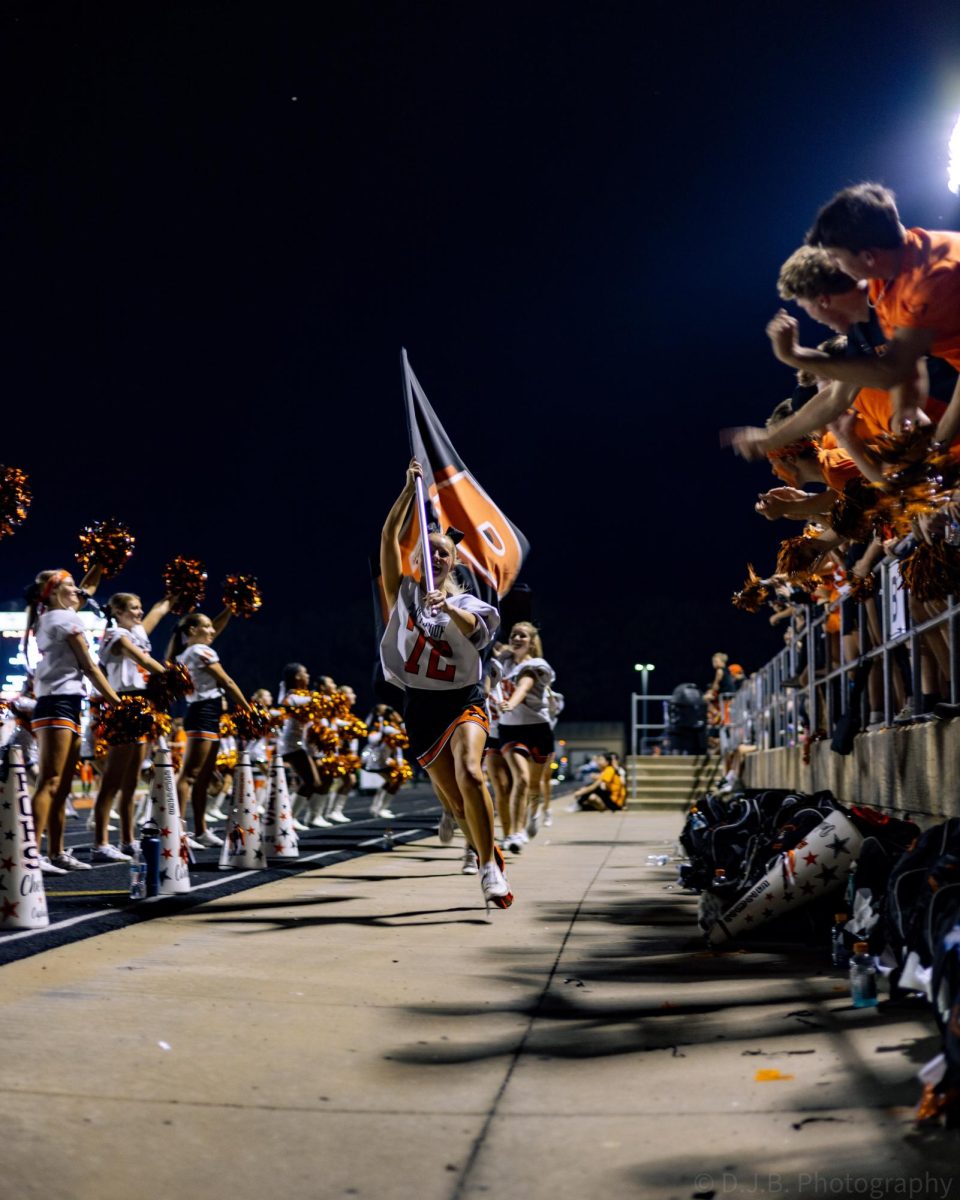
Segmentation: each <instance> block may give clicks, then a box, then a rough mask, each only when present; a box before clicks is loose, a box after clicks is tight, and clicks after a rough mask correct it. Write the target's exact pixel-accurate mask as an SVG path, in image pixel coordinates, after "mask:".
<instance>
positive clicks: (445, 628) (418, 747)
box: [380, 460, 513, 908]
mask: <svg viewBox="0 0 960 1200" xmlns="http://www.w3.org/2000/svg"><path fill="white" fill-rule="evenodd" d="M422 475H423V471H422V469H421V467H420V464H419V463H417V462H416V461H415V460H414V461H411V463H410V466H409V468H408V469H407V480H406V484H405V485H404V489H403V491H402V492H401V493H400V495H399V497H398V498H397V500H396V502H395V503H394V505H393V507H392V508H391V510H390V512H389V514H388V516H387V519H386V522H385V524H384V527H383V533H382V536H381V540H380V573H381V581H382V584H383V589H384V595H385V598H386V602H387V606H388V608H389V609H390V619H389V622H388V624H387V628H386V631H385V632H384V635H383V639H382V641H381V643H380V656H381V662H382V664H383V669H384V673H385V675H386V677H387V679H388V680H389V681H390V682H391V683H394V684H396V685H397V686H398V687H402V688H403V689H404V690H405V692H406V702H405V711H404V720H405V722H406V726H407V735H408V737H409V739H410V749H411V751H412V752H413V753H414V754H415V755H416V757H417V761H418V762H419V763H420V765H421V766H422V767H423V768H424V770H425V771H426V772H427V774H428V775H429V777H430V782H431V783H432V784H433V788H434V791H435V792H436V793H437V795H438V797H439V798H440V800H441V802H442V803H443V805H444V807H445V808H447V809H449V810H450V811H451V812H452V813H453V815H454V816H455V817H456V818H457V820H458V822H460V824H461V828H463V830H464V832H465V834H466V836H467V841H468V842H469V843H470V844H471V845H472V846H473V848H474V849H475V850H476V852H477V857H478V860H479V865H480V886H481V888H482V890H483V896H484V900H485V901H486V903H487V904H488V906H489V905H490V904H494V905H495V906H497V907H498V908H507V907H509V905H510V904H511V903H512V902H513V896H512V894H511V892H510V888H509V885H508V884H507V880H506V877H505V876H504V874H503V870H502V866H501V864H502V859H500V858H499V855H498V852H497V847H496V845H495V843H494V836H493V805H492V803H491V800H490V794H489V792H488V791H487V787H486V783H485V782H484V778H483V768H482V758H483V748H484V745H485V744H486V740H487V714H486V712H485V710H484V694H483V686H482V683H481V680H482V677H483V664H482V662H481V658H480V651H481V650H482V649H483V648H484V647H485V646H487V645H488V644H489V643H490V641H491V639H492V638H493V635H494V633H495V632H496V628H497V625H498V624H499V622H500V614H499V613H498V612H497V610H496V609H495V608H493V607H492V606H491V605H489V604H485V603H484V602H483V601H482V600H479V599H478V598H477V597H476V596H472V595H469V594H468V593H466V592H464V591H463V590H462V589H461V587H460V585H459V584H458V583H456V581H455V580H454V578H453V574H452V572H453V569H454V567H455V566H456V563H457V547H456V541H455V540H454V539H453V538H452V537H450V536H449V534H446V535H445V534H441V533H431V534H430V535H429V552H430V555H431V560H432V565H433V574H434V590H433V591H432V592H429V593H425V592H424V590H423V585H422V584H421V583H419V582H418V581H417V580H415V579H412V578H410V577H409V576H405V575H404V574H403V567H402V559H401V552H400V532H401V529H402V527H403V522H404V517H405V516H406V514H407V512H408V511H409V509H410V505H411V502H412V501H413V498H414V495H415V492H416V482H415V481H416V479H417V476H421V477H422Z"/></svg>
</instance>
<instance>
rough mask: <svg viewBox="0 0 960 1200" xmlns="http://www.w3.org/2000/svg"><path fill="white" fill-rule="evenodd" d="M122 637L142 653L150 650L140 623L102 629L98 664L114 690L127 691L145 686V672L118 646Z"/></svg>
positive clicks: (148, 641)
mask: <svg viewBox="0 0 960 1200" xmlns="http://www.w3.org/2000/svg"><path fill="white" fill-rule="evenodd" d="M124 637H125V638H126V639H127V641H128V642H130V643H132V644H133V645H134V646H136V648H137V649H138V650H141V651H142V652H143V653H144V654H149V653H150V650H151V647H150V639H149V638H148V637H147V631H146V630H145V629H144V627H143V626H142V625H134V627H133V628H132V629H124V628H123V627H122V626H121V625H110V626H108V628H107V629H106V630H104V634H103V641H102V642H101V643H100V666H101V667H102V668H103V673H104V675H106V677H107V683H109V684H110V686H111V687H112V688H113V690H114V691H115V692H129V691H132V690H133V689H134V688H143V687H146V683H147V673H146V672H145V671H144V670H143V669H142V668H141V667H140V666H139V665H138V664H137V663H135V662H134V661H133V659H132V658H127V656H126V655H125V654H124V653H123V650H122V649H121V648H120V639H121V638H124Z"/></svg>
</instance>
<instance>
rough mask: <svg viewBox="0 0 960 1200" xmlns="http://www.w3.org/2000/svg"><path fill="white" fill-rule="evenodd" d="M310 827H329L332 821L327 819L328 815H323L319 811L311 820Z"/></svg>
mask: <svg viewBox="0 0 960 1200" xmlns="http://www.w3.org/2000/svg"><path fill="white" fill-rule="evenodd" d="M310 828H312V829H329V828H330V822H329V821H328V820H327V818H326V817H323V816H321V815H320V813H317V815H316V816H315V817H314V818H313V820H312V821H311V822H310Z"/></svg>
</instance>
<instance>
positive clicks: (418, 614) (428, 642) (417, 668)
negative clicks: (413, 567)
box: [380, 575, 500, 691]
mask: <svg viewBox="0 0 960 1200" xmlns="http://www.w3.org/2000/svg"><path fill="white" fill-rule="evenodd" d="M422 599H423V593H422V592H421V590H420V587H419V585H418V584H417V582H416V581H415V580H413V579H411V578H410V577H409V576H406V575H405V576H404V577H403V579H402V580H401V581H400V591H399V593H398V595H397V603H396V605H395V606H394V609H393V612H392V613H391V614H390V622H389V624H388V625H387V628H386V632H385V633H384V635H383V639H382V641H381V642H380V661H381V662H382V664H383V671H384V674H385V675H386V677H387V679H389V680H390V682H391V683H395V684H396V685H397V687H401V688H405V689H406V688H413V689H415V690H420V689H423V690H426V691H443V690H445V689H450V688H465V687H469V686H470V685H471V684H476V683H479V682H480V680H481V679H482V677H483V662H482V660H481V658H480V651H481V650H482V649H483V648H484V646H486V645H487V644H488V643H489V642H490V641H491V639H492V638H493V635H494V634H495V633H496V631H497V626H498V625H499V624H500V614H499V613H498V612H497V610H496V609H495V608H494V607H493V606H492V605H490V604H486V603H484V601H483V600H479V599H478V598H477V597H476V596H473V595H470V594H469V593H468V592H464V593H463V594H462V595H460V596H451V597H450V601H449V603H450V604H451V605H452V607H454V608H458V609H460V610H461V611H462V612H469V613H473V615H474V616H475V617H476V618H477V624H476V628H475V629H474V631H473V633H472V634H471V635H470V636H469V637H466V636H464V634H462V633H461V632H460V630H459V629H458V628H457V627H456V625H455V624H454V623H453V621H452V620H451V618H450V617H449V616H448V615H447V614H446V613H443V612H441V613H438V614H437V616H436V617H433V616H432V615H431V614H430V613H429V612H425V611H424V609H423V603H422Z"/></svg>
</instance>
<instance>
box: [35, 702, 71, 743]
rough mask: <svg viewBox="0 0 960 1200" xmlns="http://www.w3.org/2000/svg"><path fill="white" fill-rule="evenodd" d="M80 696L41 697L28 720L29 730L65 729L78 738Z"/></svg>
mask: <svg viewBox="0 0 960 1200" xmlns="http://www.w3.org/2000/svg"><path fill="white" fill-rule="evenodd" d="M82 702H83V697H82V696H41V697H40V699H39V700H38V701H37V707H36V708H35V709H34V710H33V716H31V718H30V728H31V729H32V730H33V732H34V733H36V732H37V730H38V729H66V730H69V732H70V733H75V734H76V735H77V736H78V737H79V736H80V705H81V704H82Z"/></svg>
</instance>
